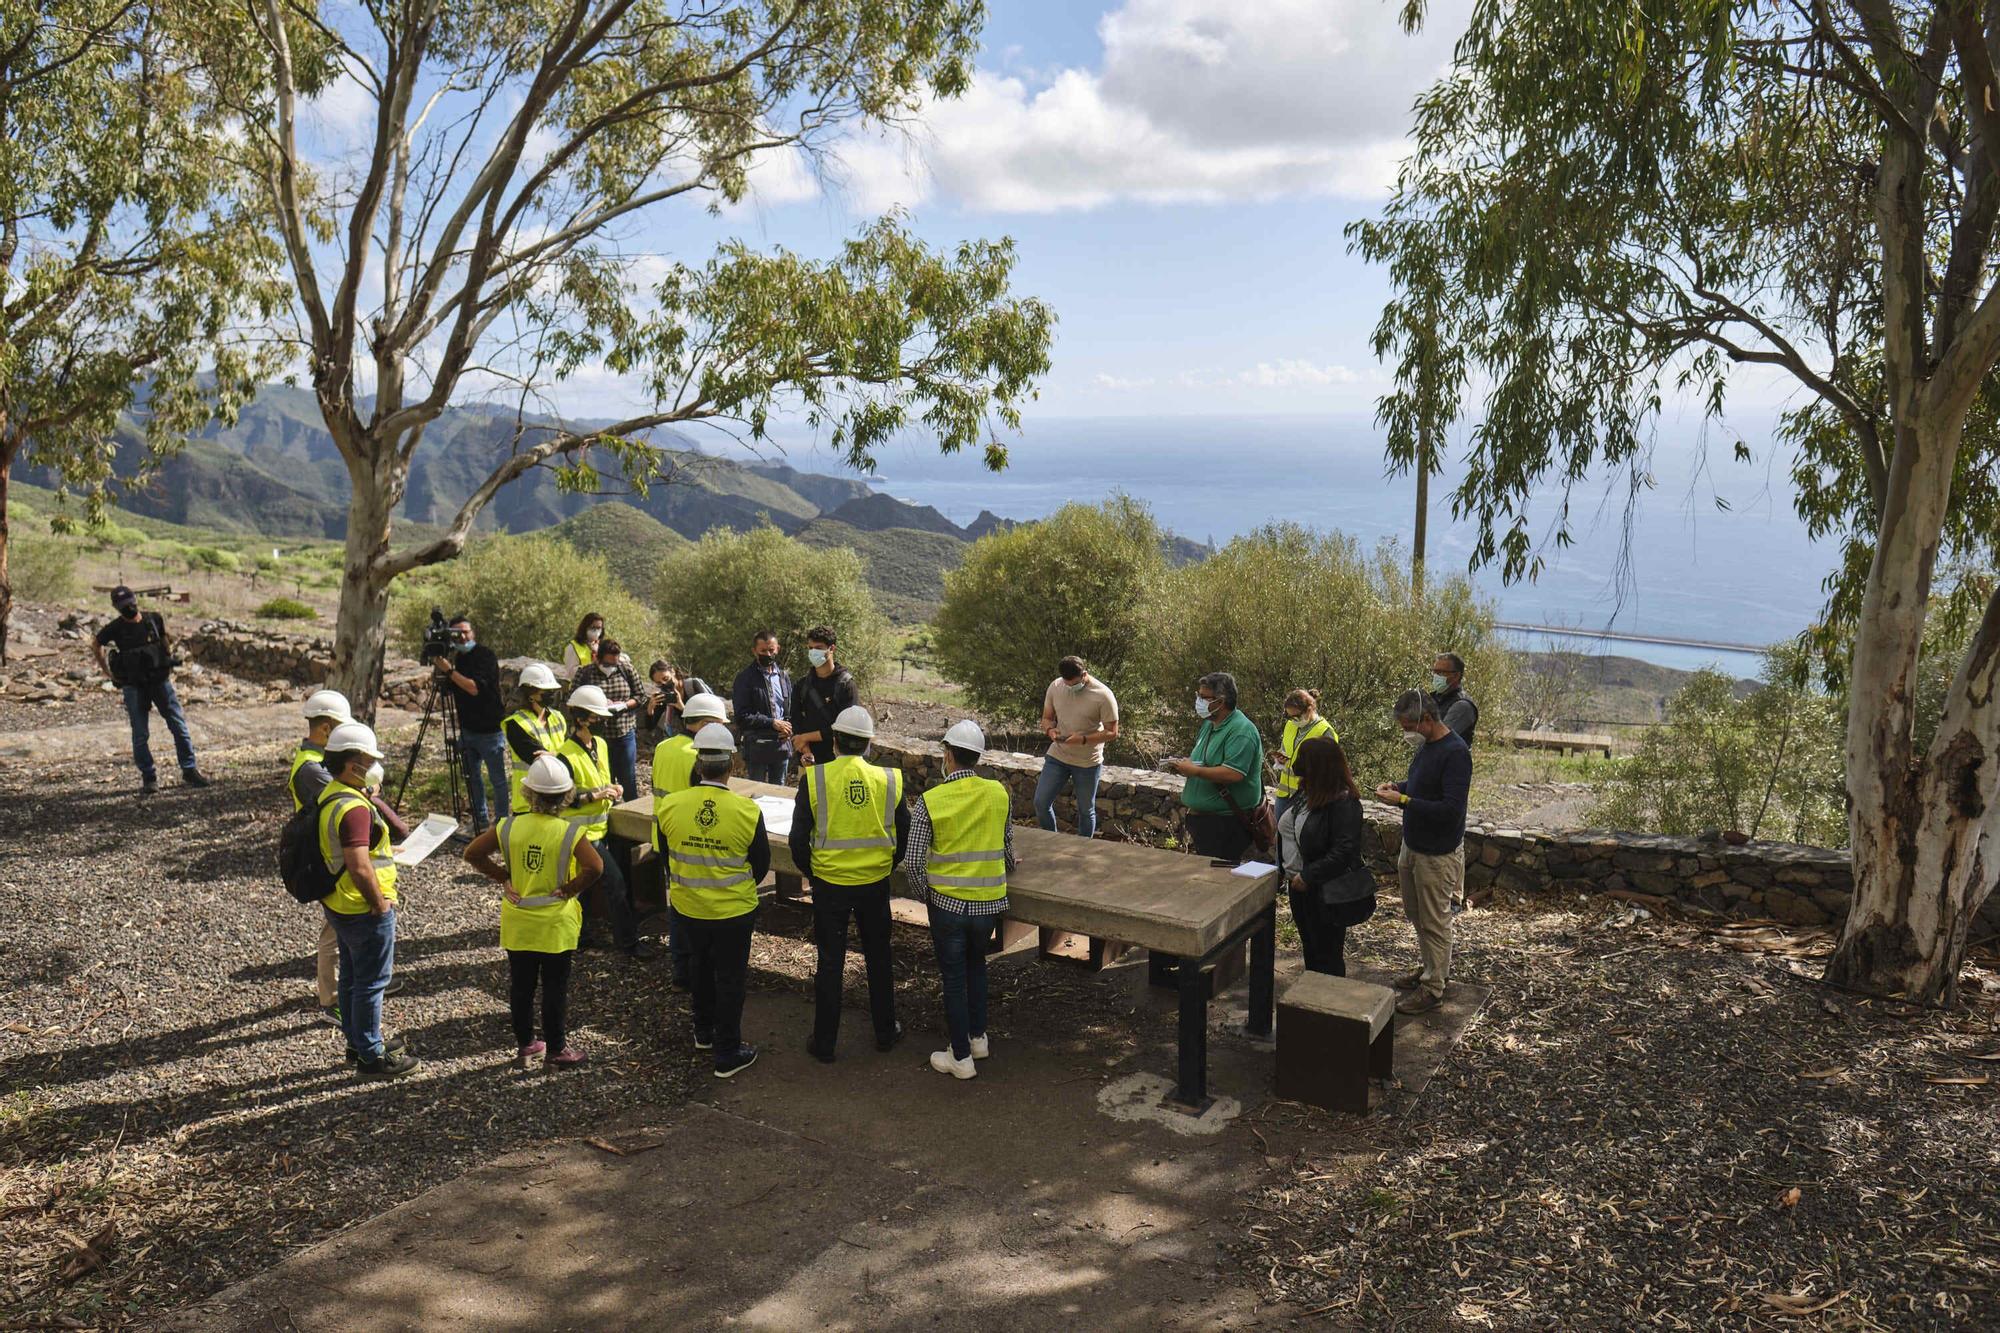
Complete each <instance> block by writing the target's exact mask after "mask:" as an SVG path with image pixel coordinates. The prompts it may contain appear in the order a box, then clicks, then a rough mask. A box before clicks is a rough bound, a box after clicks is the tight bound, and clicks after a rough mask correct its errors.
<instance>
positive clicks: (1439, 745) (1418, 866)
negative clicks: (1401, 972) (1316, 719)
mask: <svg viewBox="0 0 2000 1333" xmlns="http://www.w3.org/2000/svg"><path fill="white" fill-rule="evenodd" d="M1396 724H1397V725H1398V726H1400V727H1401V728H1402V730H1403V736H1404V739H1406V740H1411V741H1414V742H1415V743H1416V745H1417V752H1416V754H1414V755H1412V756H1411V757H1410V775H1409V777H1407V778H1405V779H1404V780H1403V781H1401V782H1385V783H1383V784H1382V785H1381V786H1379V787H1377V788H1376V789H1375V799H1376V800H1378V801H1381V802H1382V803H1383V804H1384V805H1394V806H1400V807H1401V808H1402V811H1403V850H1402V851H1401V852H1400V853H1399V854H1398V855H1397V857H1396V878H1397V879H1398V880H1400V881H1401V882H1402V886H1403V915H1405V916H1407V917H1408V918H1409V919H1410V926H1411V928H1412V929H1414V930H1415V931H1416V932H1417V953H1418V956H1419V957H1420V958H1422V960H1423V966H1422V967H1419V968H1418V969H1417V970H1416V971H1414V972H1411V973H1408V974H1407V975H1405V976H1401V977H1398V978H1396V989H1398V990H1404V991H1408V992H1409V994H1407V995H1405V996H1404V997H1403V998H1402V999H1400V1000H1398V1001H1397V1002H1396V1012H1397V1013H1399V1014H1421V1013H1425V1012H1427V1011H1428V1010H1432V1009H1435V1008H1437V1007H1438V1005H1439V1004H1441V1003H1443V1001H1444V987H1445V983H1446V982H1447V981H1449V980H1450V979H1451V901H1452V899H1453V898H1454V897H1456V896H1457V894H1458V891H1459V887H1460V886H1461V885H1462V884H1463V883H1464V882H1465V801H1466V795H1467V793H1468V792H1470V791H1471V789H1472V751H1471V750H1470V749H1468V748H1467V747H1466V744H1465V742H1464V741H1463V740H1460V739H1459V737H1458V733H1456V732H1454V731H1452V730H1451V728H1449V727H1447V726H1445V725H1444V723H1443V722H1442V721H1441V720H1440V719H1439V717H1438V707H1437V701H1436V700H1435V699H1433V698H1431V696H1430V695H1428V694H1425V693H1424V692H1423V691H1421V690H1406V691H1404V693H1403V697H1402V698H1400V699H1398V700H1396Z"/></svg>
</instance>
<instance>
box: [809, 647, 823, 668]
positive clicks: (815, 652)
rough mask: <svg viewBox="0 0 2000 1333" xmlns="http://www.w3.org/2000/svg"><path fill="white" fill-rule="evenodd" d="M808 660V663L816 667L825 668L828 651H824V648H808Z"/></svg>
mask: <svg viewBox="0 0 2000 1333" xmlns="http://www.w3.org/2000/svg"><path fill="white" fill-rule="evenodd" d="M806 660H807V661H808V662H811V663H812V664H813V665H814V666H816V667H821V666H825V665H826V649H824V648H808V649H806Z"/></svg>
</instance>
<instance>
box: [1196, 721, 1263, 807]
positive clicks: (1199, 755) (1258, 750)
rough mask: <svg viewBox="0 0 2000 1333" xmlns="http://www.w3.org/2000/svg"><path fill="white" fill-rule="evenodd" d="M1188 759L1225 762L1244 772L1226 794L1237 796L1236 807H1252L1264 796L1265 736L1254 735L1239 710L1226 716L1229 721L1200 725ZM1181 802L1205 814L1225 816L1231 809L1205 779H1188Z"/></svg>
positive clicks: (1205, 765)
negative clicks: (1240, 778)
mask: <svg viewBox="0 0 2000 1333" xmlns="http://www.w3.org/2000/svg"><path fill="white" fill-rule="evenodd" d="M1188 758H1189V759H1191V760H1193V761H1194V762H1195V763H1197V764H1200V765H1202V766H1204V767H1207V766H1209V765H1211V764H1225V765H1227V766H1228V767H1230V768H1233V769H1235V770H1236V771H1237V772H1238V773H1241V774H1242V775H1243V780H1242V781H1241V782H1236V783H1232V784H1230V787H1229V794H1230V796H1233V797H1235V798H1236V808H1237V809H1239V810H1242V811H1243V812H1244V813H1246V814H1247V813H1249V812H1250V811H1252V810H1255V809H1256V808H1257V806H1258V804H1259V803H1260V802H1262V801H1263V799H1264V738H1263V737H1262V736H1260V735H1258V734H1257V728H1256V726H1255V725H1254V724H1253V723H1252V722H1251V721H1250V719H1249V718H1247V717H1245V716H1243V714H1242V712H1241V711H1240V710H1239V711H1236V712H1232V713H1230V715H1229V720H1228V721H1226V722H1223V723H1222V724H1221V725H1219V726H1218V725H1217V724H1216V723H1213V722H1204V723H1202V724H1201V735H1199V736H1197V737H1196V738H1195V742H1194V749H1193V750H1191V751H1189V753H1188ZM1181 804H1182V805H1184V806H1186V807H1187V808H1188V809H1190V810H1199V811H1201V812H1202V813H1204V814H1211V815H1226V814H1228V813H1229V812H1230V807H1229V802H1228V800H1226V799H1225V798H1224V797H1223V794H1222V788H1220V787H1218V786H1216V785H1215V784H1214V783H1213V782H1210V781H1209V780H1208V779H1207V778H1189V779H1188V780H1187V785H1186V786H1184V787H1183V788H1182V789H1181Z"/></svg>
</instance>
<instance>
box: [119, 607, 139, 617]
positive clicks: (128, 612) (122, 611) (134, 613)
mask: <svg viewBox="0 0 2000 1333" xmlns="http://www.w3.org/2000/svg"><path fill="white" fill-rule="evenodd" d="M118 614H119V615H121V616H123V617H125V619H127V620H137V619H138V618H139V608H138V607H136V606H122V607H120V608H118Z"/></svg>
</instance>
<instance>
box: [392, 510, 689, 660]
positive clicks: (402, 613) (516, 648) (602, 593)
mask: <svg viewBox="0 0 2000 1333" xmlns="http://www.w3.org/2000/svg"><path fill="white" fill-rule="evenodd" d="M397 582H398V584H399V585H403V584H407V585H408V586H403V587H400V588H399V593H398V601H397V603H396V605H395V608H394V611H393V618H394V623H395V628H396V638H397V642H398V643H399V644H401V645H402V647H403V648H404V650H405V651H407V652H415V651H416V649H417V647H418V645H420V644H421V643H422V642H423V636H424V627H425V626H426V625H427V624H428V623H429V621H430V614H431V608H432V607H434V606H435V607H437V608H438V609H439V610H441V611H443V612H444V613H445V614H446V615H448V616H451V615H461V614H462V615H467V616H470V617H472V626H473V629H474V630H475V631H476V632H477V634H478V635H479V641H480V642H481V643H483V644H485V645H486V646H487V647H489V648H491V649H492V650H493V651H494V652H495V653H498V654H499V655H500V656H501V657H535V658H540V659H541V660H543V661H546V662H560V661H561V660H562V650H563V645H564V644H566V643H568V642H569V637H570V635H571V634H573V633H575V632H576V622H577V621H578V620H580V619H582V617H583V613H584V612H585V611H598V612H601V613H602V614H603V616H604V618H605V621H606V623H607V625H608V626H609V628H610V632H611V635H612V637H614V638H616V639H617V640H618V641H619V643H620V644H621V646H623V647H624V649H625V651H626V652H627V653H628V654H630V655H631V657H632V659H633V660H634V661H636V662H638V663H639V664H640V669H641V670H644V667H645V663H646V662H649V661H651V660H652V657H653V655H654V654H656V653H658V652H659V651H660V650H661V648H663V647H664V646H665V636H664V635H663V634H662V633H661V631H660V622H659V619H658V618H657V617H656V616H654V614H653V613H652V611H650V610H649V609H648V608H647V607H646V606H645V605H644V604H642V603H641V602H640V601H639V600H638V599H636V598H635V597H633V596H632V595H631V594H630V593H628V592H626V591H625V589H624V587H623V585H621V584H620V583H618V582H617V581H616V580H615V579H613V578H612V577H611V571H610V570H609V569H607V568H606V567H605V564H604V561H603V560H601V559H599V558H597V557H595V556H587V555H584V554H582V553H581V552H579V551H577V550H576V549H575V548H574V547H571V546H568V545H566V544H564V543H562V542H559V541H553V540H550V539H549V538H547V537H542V536H531V537H509V536H496V537H484V538H481V539H479V540H477V541H474V542H473V543H472V544H471V545H470V546H468V547H466V549H465V553H464V554H463V555H460V556H459V557H458V558H457V559H456V560H453V561H451V562H449V563H448V564H444V565H440V566H437V567H435V569H434V570H433V571H432V572H431V576H430V577H429V578H428V579H419V580H415V581H411V580H403V579H399V580H397Z"/></svg>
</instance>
